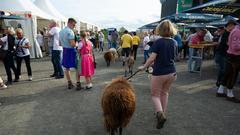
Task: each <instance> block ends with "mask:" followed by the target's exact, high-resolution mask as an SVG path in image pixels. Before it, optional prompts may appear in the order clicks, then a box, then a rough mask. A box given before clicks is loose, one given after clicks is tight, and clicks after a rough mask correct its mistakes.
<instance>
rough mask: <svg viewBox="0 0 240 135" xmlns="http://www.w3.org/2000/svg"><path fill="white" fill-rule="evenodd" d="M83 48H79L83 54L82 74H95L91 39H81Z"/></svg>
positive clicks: (87, 75) (86, 75) (88, 75)
mask: <svg viewBox="0 0 240 135" xmlns="http://www.w3.org/2000/svg"><path fill="white" fill-rule="evenodd" d="M81 43H82V45H83V46H82V48H81V49H80V50H79V53H80V54H81V71H82V72H81V74H80V75H81V76H85V77H90V76H92V75H93V74H94V61H93V56H92V44H91V42H90V41H87V43H86V42H85V41H81Z"/></svg>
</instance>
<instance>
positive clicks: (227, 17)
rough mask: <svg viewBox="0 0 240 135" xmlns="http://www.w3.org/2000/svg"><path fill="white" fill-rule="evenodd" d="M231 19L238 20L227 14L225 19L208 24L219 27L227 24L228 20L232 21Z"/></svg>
mask: <svg viewBox="0 0 240 135" xmlns="http://www.w3.org/2000/svg"><path fill="white" fill-rule="evenodd" d="M230 20H232V21H237V20H238V19H237V18H235V17H232V16H230V15H228V16H225V17H224V18H223V19H220V20H216V21H213V22H210V23H208V25H213V26H218V27H219V26H225V25H226V24H227V23H228V21H230Z"/></svg>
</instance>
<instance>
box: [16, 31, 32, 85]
mask: <svg viewBox="0 0 240 135" xmlns="http://www.w3.org/2000/svg"><path fill="white" fill-rule="evenodd" d="M16 33H17V39H16V42H15V43H16V47H17V57H16V61H17V72H18V75H21V65H22V60H23V59H24V61H25V64H26V67H27V72H28V79H29V81H32V69H31V65H30V51H29V48H30V44H29V40H28V39H27V38H25V37H23V30H22V29H20V28H18V29H17V30H16Z"/></svg>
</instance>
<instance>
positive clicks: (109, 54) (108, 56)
mask: <svg viewBox="0 0 240 135" xmlns="http://www.w3.org/2000/svg"><path fill="white" fill-rule="evenodd" d="M104 59H105V61H106V62H107V67H109V66H110V63H111V61H113V59H114V56H113V53H112V52H110V51H107V52H105V53H104Z"/></svg>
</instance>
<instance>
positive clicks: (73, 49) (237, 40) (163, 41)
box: [0, 18, 240, 129]
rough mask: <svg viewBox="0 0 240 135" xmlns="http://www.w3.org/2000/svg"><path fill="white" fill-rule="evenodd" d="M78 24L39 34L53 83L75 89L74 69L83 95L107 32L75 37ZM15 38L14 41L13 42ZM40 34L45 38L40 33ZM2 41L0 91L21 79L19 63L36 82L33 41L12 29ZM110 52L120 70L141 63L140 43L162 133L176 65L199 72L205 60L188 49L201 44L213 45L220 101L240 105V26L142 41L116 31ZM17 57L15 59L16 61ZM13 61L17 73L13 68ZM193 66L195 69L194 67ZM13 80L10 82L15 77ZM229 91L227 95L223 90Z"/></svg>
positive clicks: (172, 29)
mask: <svg viewBox="0 0 240 135" xmlns="http://www.w3.org/2000/svg"><path fill="white" fill-rule="evenodd" d="M76 23H77V21H76V20H74V19H73V18H69V19H68V23H67V26H66V27H65V28H64V29H62V30H61V29H60V28H59V26H58V25H57V23H56V22H55V21H51V22H50V24H49V30H48V31H46V33H45V34H44V35H43V36H41V35H42V34H39V36H38V38H39V39H38V40H39V44H43V43H44V41H43V40H42V39H43V38H44V37H48V38H49V41H50V42H49V43H51V44H52V45H50V48H51V49H49V50H51V53H50V54H51V58H52V59H51V62H52V64H53V69H54V70H53V74H52V75H50V77H55V78H56V79H61V78H64V77H66V80H67V88H68V89H72V88H74V83H73V80H72V77H71V69H72V68H74V69H75V73H76V90H77V91H79V90H81V89H83V86H82V84H81V82H80V77H81V76H82V77H84V78H85V80H86V87H85V88H86V89H91V88H92V87H93V82H92V76H93V75H94V72H95V71H94V70H95V66H96V65H95V58H94V50H95V52H96V51H99V52H103V51H104V43H105V36H104V34H103V32H101V31H99V32H95V33H94V32H88V31H81V32H80V33H78V32H75V31H74V28H75V25H76ZM15 33H16V37H15V36H14V35H15ZM41 33H42V32H41ZM5 34H6V35H4V36H3V37H1V38H0V45H1V48H2V49H3V50H4V51H5V52H6V55H5V57H4V58H3V63H4V66H5V70H6V74H7V83H6V85H5V84H4V83H3V81H2V78H1V77H0V87H1V88H2V89H4V88H7V85H11V84H12V82H18V81H19V80H20V79H21V63H22V60H24V61H25V64H26V68H27V73H28V79H29V81H32V71H31V64H30V52H29V48H30V47H31V45H30V44H29V40H28V39H27V38H26V37H24V32H23V30H22V29H21V28H18V29H16V31H15V30H14V29H13V28H12V27H8V28H7V29H6V31H5ZM106 39H107V48H108V49H110V48H115V49H118V48H121V49H122V52H121V55H122V62H123V63H122V64H123V66H124V65H125V64H126V62H127V60H128V59H129V57H133V58H134V60H136V59H137V52H138V48H139V46H140V44H141V41H142V51H143V52H144V53H143V54H144V60H143V66H140V67H138V69H139V70H147V69H148V68H149V67H152V68H153V73H152V78H151V98H152V102H153V104H154V108H155V112H156V118H157V128H158V129H160V128H162V127H163V125H164V123H165V121H166V120H167V118H166V110H167V104H168V93H169V91H170V88H171V84H172V83H173V81H174V80H176V78H177V74H176V68H175V62H174V61H175V60H180V59H181V58H182V53H183V58H187V57H188V71H189V72H191V73H192V72H193V71H198V70H200V68H201V62H202V59H194V57H193V56H196V55H200V54H199V53H200V52H199V49H196V48H190V47H189V46H190V45H199V44H201V43H202V42H214V41H215V42H214V43H215V45H216V47H215V50H214V54H215V55H214V56H215V61H216V64H217V67H218V75H217V82H216V85H217V86H218V90H217V94H216V96H217V97H226V99H227V100H229V101H232V102H235V103H240V100H239V99H237V98H235V96H234V93H233V87H234V85H235V83H236V80H237V76H238V72H239V70H240V25H239V22H236V21H229V22H228V23H227V24H226V26H225V27H219V28H218V29H217V31H216V32H215V33H214V34H213V36H212V34H211V33H210V31H208V30H207V29H205V28H198V29H190V30H189V32H188V34H185V32H179V31H178V30H177V29H176V26H175V25H174V24H172V23H171V22H170V21H168V20H165V21H163V22H161V23H160V24H159V25H158V26H157V28H156V29H155V30H153V31H151V32H150V33H148V32H145V33H144V37H143V39H142V40H141V39H140V38H139V36H137V33H136V32H128V31H127V30H125V31H124V33H123V35H119V33H118V32H117V30H114V31H113V32H111V33H110V34H108V35H107V37H106ZM14 57H16V59H14ZM15 60H16V63H17V67H15ZM193 63H194V64H193ZM11 70H12V71H13V72H14V75H15V79H14V80H13V79H12V71H11ZM226 88H227V91H225V89H226Z"/></svg>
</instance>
